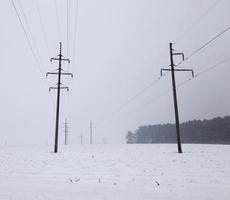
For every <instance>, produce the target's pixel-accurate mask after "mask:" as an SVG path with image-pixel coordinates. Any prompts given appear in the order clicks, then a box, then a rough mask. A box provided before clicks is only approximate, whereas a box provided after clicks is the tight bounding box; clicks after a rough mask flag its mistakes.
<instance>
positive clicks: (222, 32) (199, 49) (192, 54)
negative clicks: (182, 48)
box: [185, 26, 230, 60]
mask: <svg viewBox="0 0 230 200" xmlns="http://www.w3.org/2000/svg"><path fill="white" fill-rule="evenodd" d="M229 30H230V26H228V27H227V28H226V29H224V30H223V31H221V32H220V33H219V34H217V35H216V36H215V37H213V38H212V39H211V40H209V41H208V42H206V43H205V44H203V45H202V46H201V47H199V48H198V49H196V50H195V51H193V52H192V53H191V54H190V55H189V56H187V57H186V58H185V60H188V59H189V58H191V57H192V56H194V55H195V54H197V53H198V52H200V51H201V50H202V49H204V48H205V47H206V46H208V45H209V44H211V43H212V42H213V41H215V40H216V39H217V38H219V37H220V36H222V35H223V34H224V33H226V32H227V31H229Z"/></svg>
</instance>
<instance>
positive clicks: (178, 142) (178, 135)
mask: <svg viewBox="0 0 230 200" xmlns="http://www.w3.org/2000/svg"><path fill="white" fill-rule="evenodd" d="M169 50H170V63H171V64H170V66H171V69H161V76H162V71H171V75H172V89H173V102H174V111H175V122H176V135H177V147H178V153H182V146H181V138H180V122H179V112H178V104H177V92H176V80H175V71H183V72H184V71H191V72H192V76H193V77H194V73H193V70H192V69H181V68H180V69H175V68H174V67H175V65H174V61H173V56H178V55H181V56H182V59H183V60H184V53H174V52H173V51H174V49H173V48H172V43H170V44H169Z"/></svg>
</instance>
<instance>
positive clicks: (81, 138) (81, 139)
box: [79, 134, 83, 144]
mask: <svg viewBox="0 0 230 200" xmlns="http://www.w3.org/2000/svg"><path fill="white" fill-rule="evenodd" d="M79 137H80V142H81V144H83V135H82V134H81V135H80V136H79Z"/></svg>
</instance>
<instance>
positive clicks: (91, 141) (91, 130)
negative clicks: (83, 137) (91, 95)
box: [89, 120, 94, 144]
mask: <svg viewBox="0 0 230 200" xmlns="http://www.w3.org/2000/svg"><path fill="white" fill-rule="evenodd" d="M93 128H94V127H93V123H92V120H90V126H89V129H90V144H93Z"/></svg>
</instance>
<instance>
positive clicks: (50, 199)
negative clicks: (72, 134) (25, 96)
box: [0, 144, 230, 200]
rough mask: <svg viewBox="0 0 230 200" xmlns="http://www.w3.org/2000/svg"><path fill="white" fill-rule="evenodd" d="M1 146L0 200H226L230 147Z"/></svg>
mask: <svg viewBox="0 0 230 200" xmlns="http://www.w3.org/2000/svg"><path fill="white" fill-rule="evenodd" d="M60 149H61V150H60V151H61V152H59V153H58V154H54V153H51V151H50V149H48V148H41V147H39V148H36V147H7V146H2V147H0V200H64V199H65V200H75V199H78V200H86V199H87V200H88V199H94V200H99V199H100V200H101V199H105V200H110V199H111V200H115V199H117V200H123V199H124V200H129V199H130V200H150V199H151V200H152V199H157V200H163V199H164V200H165V199H167V200H169V199H170V200H194V199H201V200H206V199H207V200H214V199H221V200H228V199H229V198H230V146H228V145H194V144H193V145H192V144H191V145H188V144H186V145H183V150H184V153H183V154H178V153H177V152H176V150H177V147H176V145H175V144H146V145H137V144H132V145H81V146H75V147H74V146H65V147H60Z"/></svg>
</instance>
